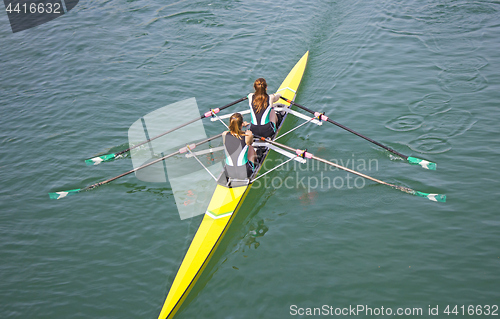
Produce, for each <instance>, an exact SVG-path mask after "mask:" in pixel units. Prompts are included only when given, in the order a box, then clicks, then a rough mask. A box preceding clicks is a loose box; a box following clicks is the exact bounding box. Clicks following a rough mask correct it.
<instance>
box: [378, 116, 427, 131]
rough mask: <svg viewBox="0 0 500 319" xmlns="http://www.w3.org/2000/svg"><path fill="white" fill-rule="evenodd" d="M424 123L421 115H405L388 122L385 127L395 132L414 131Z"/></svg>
mask: <svg viewBox="0 0 500 319" xmlns="http://www.w3.org/2000/svg"><path fill="white" fill-rule="evenodd" d="M423 121H424V118H423V116H420V115H403V116H400V117H397V118H395V119H392V120H390V121H388V122H387V123H386V124H385V127H387V128H388V129H390V130H393V131H400V132H406V131H413V130H416V129H418V128H419V127H420V126H422V122H423Z"/></svg>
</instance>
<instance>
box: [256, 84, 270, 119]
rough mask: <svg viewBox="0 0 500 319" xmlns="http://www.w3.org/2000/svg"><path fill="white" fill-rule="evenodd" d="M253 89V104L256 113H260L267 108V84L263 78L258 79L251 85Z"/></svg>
mask: <svg viewBox="0 0 500 319" xmlns="http://www.w3.org/2000/svg"><path fill="white" fill-rule="evenodd" d="M253 88H254V89H255V94H254V99H253V103H254V106H255V108H256V112H257V113H260V112H262V111H263V110H265V109H266V108H267V107H268V103H267V102H268V99H269V95H267V91H266V90H267V83H266V80H265V79H263V78H258V79H257V80H255V82H254V84H253Z"/></svg>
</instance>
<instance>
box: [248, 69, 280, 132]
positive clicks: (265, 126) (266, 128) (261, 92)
mask: <svg viewBox="0 0 500 319" xmlns="http://www.w3.org/2000/svg"><path fill="white" fill-rule="evenodd" d="M253 87H254V89H255V93H250V94H249V95H248V103H249V105H250V113H251V114H252V125H251V126H250V130H251V131H252V133H253V134H255V135H256V136H259V137H260V136H262V137H271V136H273V135H274V133H276V124H277V122H278V118H277V116H276V113H275V112H274V110H273V108H272V106H273V103H274V102H277V101H278V100H279V99H280V97H281V94H279V93H275V94H271V95H268V94H267V83H266V80H265V79H263V78H258V79H257V80H255V82H254V84H253Z"/></svg>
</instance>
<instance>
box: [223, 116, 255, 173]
mask: <svg viewBox="0 0 500 319" xmlns="http://www.w3.org/2000/svg"><path fill="white" fill-rule="evenodd" d="M248 124H249V123H247V122H244V121H243V116H241V114H240V113H234V114H233V115H231V118H230V119H229V131H226V132H224V133H222V139H223V141H224V149H225V151H226V166H225V169H226V174H227V175H228V177H232V178H238V179H246V178H248V177H250V175H252V173H253V170H254V168H255V162H256V160H257V156H256V154H255V149H254V148H253V146H252V143H253V134H252V131H250V130H246V131H243V130H242V127H243V126H247V125H248Z"/></svg>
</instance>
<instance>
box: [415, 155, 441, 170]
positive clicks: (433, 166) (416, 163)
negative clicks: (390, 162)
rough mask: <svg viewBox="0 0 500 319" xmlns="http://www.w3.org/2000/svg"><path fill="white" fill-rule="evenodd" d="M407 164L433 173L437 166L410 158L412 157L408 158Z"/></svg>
mask: <svg viewBox="0 0 500 319" xmlns="http://www.w3.org/2000/svg"><path fill="white" fill-rule="evenodd" d="M408 163H410V164H411V165H420V166H422V167H423V168H425V169H430V170H433V171H435V170H436V166H437V164H436V163H433V162H429V161H426V160H423V159H420V158H417V157H412V156H408Z"/></svg>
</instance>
